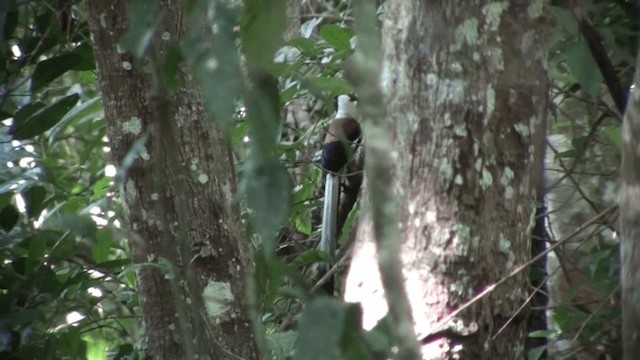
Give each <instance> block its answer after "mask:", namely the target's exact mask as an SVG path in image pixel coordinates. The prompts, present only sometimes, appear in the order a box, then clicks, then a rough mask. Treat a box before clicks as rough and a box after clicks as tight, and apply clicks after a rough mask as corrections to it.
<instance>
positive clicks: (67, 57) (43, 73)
mask: <svg viewBox="0 0 640 360" xmlns="http://www.w3.org/2000/svg"><path fill="white" fill-rule="evenodd" d="M81 60H82V57H81V56H80V55H79V54H64V55H61V56H56V57H52V58H49V59H46V60H42V61H40V62H39V63H38V64H37V65H36V69H35V70H34V72H33V76H32V77H31V92H32V93H34V92H36V91H38V90H40V89H42V88H43V87H44V86H46V85H48V84H49V83H51V82H52V81H53V80H55V79H57V78H58V77H59V76H60V75H62V74H64V73H66V72H67V71H69V70H71V69H73V68H74V66H75V65H76V64H77V63H78V62H80V61H81Z"/></svg>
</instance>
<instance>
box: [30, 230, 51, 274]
mask: <svg viewBox="0 0 640 360" xmlns="http://www.w3.org/2000/svg"><path fill="white" fill-rule="evenodd" d="M28 242H29V254H28V255H27V262H26V265H25V272H26V273H27V274H28V275H32V274H33V273H35V272H36V270H37V268H38V267H39V266H40V264H41V263H42V261H43V260H44V255H45V254H46V252H47V241H46V239H45V238H43V237H41V236H34V237H31V238H29V239H28Z"/></svg>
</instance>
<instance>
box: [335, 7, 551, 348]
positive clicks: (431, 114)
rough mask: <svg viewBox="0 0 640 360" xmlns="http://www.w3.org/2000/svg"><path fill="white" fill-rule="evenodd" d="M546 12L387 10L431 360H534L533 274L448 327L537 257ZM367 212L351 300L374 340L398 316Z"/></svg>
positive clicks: (412, 282)
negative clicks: (528, 352)
mask: <svg viewBox="0 0 640 360" xmlns="http://www.w3.org/2000/svg"><path fill="white" fill-rule="evenodd" d="M542 7H543V2H528V1H509V2H489V1H476V2H465V3H464V5H463V4H462V3H460V2H438V1H419V0H402V1H400V0H395V1H393V0H392V1H388V2H387V4H386V8H385V9H386V11H385V17H384V23H383V29H382V56H383V62H382V73H381V84H382V90H383V92H384V93H385V96H386V104H387V113H388V118H387V120H388V126H389V128H390V133H391V135H390V136H392V138H393V145H394V147H393V148H392V149H391V152H392V153H391V154H392V156H393V157H394V159H395V161H396V166H395V171H394V172H393V174H389V176H390V180H389V181H390V182H391V183H390V187H391V188H393V189H394V193H395V197H396V199H397V206H398V212H399V217H400V219H399V220H400V231H401V235H400V239H399V240H400V243H401V247H402V250H401V256H402V261H403V270H404V277H405V286H406V289H407V293H408V295H409V300H410V302H411V305H412V312H413V318H414V321H415V330H416V333H417V334H418V337H419V338H420V339H421V340H422V342H423V349H422V353H423V358H425V359H453V358H460V359H469V358H474V359H477V358H483V359H521V358H523V357H524V354H523V349H524V339H525V336H526V319H527V310H526V307H525V308H524V310H523V309H520V307H521V306H522V305H523V304H524V302H525V300H526V299H527V297H528V295H529V282H528V270H524V271H521V272H519V273H518V274H517V275H515V276H512V277H510V278H509V279H508V280H507V281H506V282H504V283H503V284H502V285H501V286H498V287H497V288H495V289H494V290H493V291H492V292H489V293H488V294H487V295H486V296H484V297H482V298H481V299H480V300H478V301H476V302H474V303H473V304H472V305H471V306H470V307H468V308H467V309H466V310H464V311H462V312H460V313H459V314H457V315H456V316H454V317H453V319H451V320H450V321H447V322H446V323H444V324H442V325H443V326H441V327H436V324H438V323H439V322H440V321H442V320H443V319H444V318H445V317H446V316H447V315H448V314H450V313H451V312H452V311H454V310H456V309H458V308H459V307H461V306H462V305H463V304H465V303H466V302H467V301H469V300H470V299H471V298H473V297H474V296H475V295H477V294H479V293H481V292H482V291H483V290H486V289H487V287H488V286H491V285H492V284H494V283H495V282H497V281H498V280H500V279H503V278H505V277H507V276H509V274H510V273H511V272H512V271H513V270H515V269H516V268H518V267H519V266H521V265H524V264H525V263H527V261H528V260H529V259H530V251H531V250H530V245H531V243H530V234H531V228H532V226H533V225H534V217H533V214H534V211H535V201H534V199H535V186H536V181H537V178H538V176H539V174H540V171H541V169H540V165H539V164H540V163H541V162H540V157H541V154H542V141H541V139H542V123H543V114H544V105H545V99H546V79H545V72H544V66H543V63H544V61H545V51H544V44H545V41H544V39H543V38H542V37H543V33H542V32H541V29H542V28H543V25H544V24H543V19H542V17H541V16H542V11H543V8H542ZM365 121H366V119H363V122H365ZM365 136H366V134H365ZM366 141H367V142H368V141H375V139H373V140H372V139H369V138H367V139H366ZM369 155H370V154H369ZM374 161H375V159H374ZM367 175H370V174H367ZM376 176H381V174H376ZM369 213H370V211H365V216H364V219H363V220H362V222H361V226H360V228H359V230H358V236H357V243H356V247H355V249H354V257H353V261H352V264H351V269H350V272H349V275H348V278H347V284H346V294H345V298H346V300H348V301H357V302H360V303H361V304H362V306H363V309H364V325H365V327H367V328H370V327H372V326H373V325H374V324H375V323H376V322H377V321H378V320H379V319H380V318H381V317H382V316H384V315H385V313H386V312H387V304H386V302H385V298H384V292H383V291H382V289H381V287H380V280H379V277H378V276H373V275H372V274H375V273H376V272H377V266H376V263H375V256H374V255H375V246H374V245H373V243H372V237H373V230H372V226H371V221H370V219H369V218H368V217H367V214H369ZM391 306H393V304H392V305H391Z"/></svg>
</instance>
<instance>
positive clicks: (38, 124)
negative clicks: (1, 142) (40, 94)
mask: <svg viewBox="0 0 640 360" xmlns="http://www.w3.org/2000/svg"><path fill="white" fill-rule="evenodd" d="M79 98H80V95H78V94H77V93H75V94H71V95H69V96H66V97H64V98H62V99H60V100H58V101H56V102H55V103H53V104H51V105H49V106H47V107H44V108H42V109H40V110H38V111H37V112H35V113H34V114H33V115H31V116H29V117H28V118H26V119H24V120H22V121H20V120H19V119H14V121H16V122H15V123H14V128H13V139H14V140H25V139H29V138H31V137H34V136H36V135H40V134H42V133H43V132H45V131H47V130H49V129H51V127H53V126H54V125H55V124H57V123H58V122H59V121H60V120H61V119H62V117H63V116H64V115H65V114H66V113H67V112H69V110H71V108H73V106H74V105H75V104H76V103H77V102H78V99H79Z"/></svg>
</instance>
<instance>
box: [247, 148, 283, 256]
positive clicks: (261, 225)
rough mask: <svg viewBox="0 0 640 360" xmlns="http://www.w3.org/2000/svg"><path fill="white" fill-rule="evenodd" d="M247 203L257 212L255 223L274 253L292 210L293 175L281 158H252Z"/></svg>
mask: <svg viewBox="0 0 640 360" xmlns="http://www.w3.org/2000/svg"><path fill="white" fill-rule="evenodd" d="M248 165H249V167H248V169H247V172H246V176H247V177H248V180H247V185H246V186H247V189H246V195H247V203H248V205H249V208H251V209H252V210H253V212H254V214H253V216H252V223H253V224H254V227H255V228H256V230H257V232H258V234H259V235H260V237H261V238H262V242H263V249H264V251H265V252H266V253H268V254H272V253H273V252H274V250H275V236H276V234H277V232H278V230H279V229H280V227H281V226H282V223H283V221H284V220H285V218H286V215H287V212H288V210H289V200H288V199H289V186H288V184H289V177H288V174H287V172H286V171H285V170H284V169H283V168H282V165H281V164H280V162H279V161H277V160H272V161H269V160H266V161H263V162H261V161H260V160H257V159H250V160H249V161H248Z"/></svg>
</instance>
